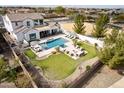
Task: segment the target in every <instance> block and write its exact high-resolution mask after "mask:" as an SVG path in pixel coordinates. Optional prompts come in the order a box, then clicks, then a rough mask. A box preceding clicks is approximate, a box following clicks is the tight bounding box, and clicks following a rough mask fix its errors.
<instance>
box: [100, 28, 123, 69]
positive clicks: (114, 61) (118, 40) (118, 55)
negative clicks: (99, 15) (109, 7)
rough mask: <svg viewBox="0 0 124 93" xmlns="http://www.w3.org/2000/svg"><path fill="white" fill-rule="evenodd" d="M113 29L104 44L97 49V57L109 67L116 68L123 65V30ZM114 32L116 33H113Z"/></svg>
mask: <svg viewBox="0 0 124 93" xmlns="http://www.w3.org/2000/svg"><path fill="white" fill-rule="evenodd" d="M113 31H114V32H112V34H111V35H108V37H106V38H107V40H106V42H105V46H104V48H103V49H101V50H100V51H99V58H100V60H101V62H103V63H104V64H106V65H108V66H109V67H110V68H118V67H120V66H124V32H121V33H119V32H116V30H113ZM115 33H118V34H116V35H115ZM114 36H115V37H114Z"/></svg>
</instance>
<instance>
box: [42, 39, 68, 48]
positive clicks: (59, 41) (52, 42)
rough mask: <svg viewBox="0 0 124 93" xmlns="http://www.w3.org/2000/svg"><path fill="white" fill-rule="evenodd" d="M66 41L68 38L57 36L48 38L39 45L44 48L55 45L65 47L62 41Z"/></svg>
mask: <svg viewBox="0 0 124 93" xmlns="http://www.w3.org/2000/svg"><path fill="white" fill-rule="evenodd" d="M66 42H68V40H66V39H64V38H57V39H53V40H49V41H47V42H45V43H41V44H40V45H41V46H42V47H43V48H44V49H50V48H53V47H57V46H61V47H66V45H64V43H66Z"/></svg>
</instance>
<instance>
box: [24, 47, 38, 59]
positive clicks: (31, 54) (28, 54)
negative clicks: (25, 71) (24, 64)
mask: <svg viewBox="0 0 124 93" xmlns="http://www.w3.org/2000/svg"><path fill="white" fill-rule="evenodd" d="M25 55H27V56H28V57H29V58H30V59H35V57H36V55H35V53H34V52H32V50H31V49H27V50H26V51H25Z"/></svg>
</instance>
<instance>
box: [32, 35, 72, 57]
mask: <svg viewBox="0 0 124 93" xmlns="http://www.w3.org/2000/svg"><path fill="white" fill-rule="evenodd" d="M65 36H66V35H65V34H61V35H57V36H52V37H47V38H44V39H41V40H40V41H39V43H38V44H40V43H44V42H47V41H48V40H50V39H57V38H64V39H66V40H68V41H69V42H66V43H65V45H68V44H69V45H70V44H72V43H73V42H72V40H71V39H69V38H67V37H65ZM32 51H33V52H34V53H35V54H36V55H37V56H38V57H39V58H41V57H45V56H48V55H51V54H52V52H53V51H56V50H55V47H53V48H50V49H48V50H42V51H41V52H35V51H34V50H33V49H32Z"/></svg>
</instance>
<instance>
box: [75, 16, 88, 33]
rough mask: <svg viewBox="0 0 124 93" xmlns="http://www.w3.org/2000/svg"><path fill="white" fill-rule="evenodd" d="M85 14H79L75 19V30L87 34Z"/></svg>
mask: <svg viewBox="0 0 124 93" xmlns="http://www.w3.org/2000/svg"><path fill="white" fill-rule="evenodd" d="M84 20H85V16H84V15H77V16H76V17H75V19H74V28H73V29H74V31H75V32H76V33H78V34H85V32H86V31H85V30H84V29H85V26H84Z"/></svg>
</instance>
